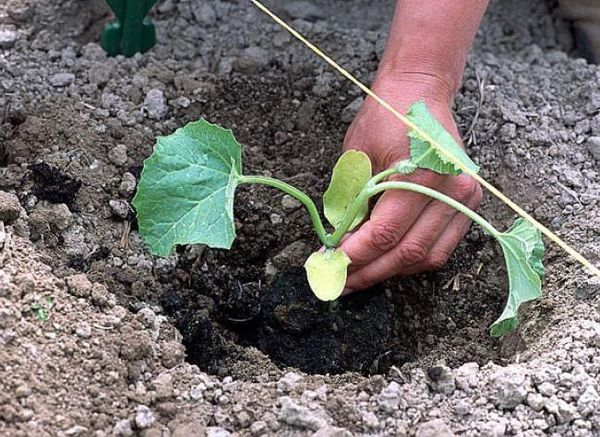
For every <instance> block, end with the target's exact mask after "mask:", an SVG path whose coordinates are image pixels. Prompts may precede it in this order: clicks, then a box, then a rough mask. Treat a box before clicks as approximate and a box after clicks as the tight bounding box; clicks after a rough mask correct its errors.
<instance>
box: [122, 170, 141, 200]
mask: <svg viewBox="0 0 600 437" xmlns="http://www.w3.org/2000/svg"><path fill="white" fill-rule="evenodd" d="M136 184H137V181H136V180H135V176H134V175H132V174H131V173H129V172H126V173H123V177H122V178H121V184H120V185H119V194H120V195H121V196H123V197H129V196H131V195H132V194H133V192H134V191H135V187H136Z"/></svg>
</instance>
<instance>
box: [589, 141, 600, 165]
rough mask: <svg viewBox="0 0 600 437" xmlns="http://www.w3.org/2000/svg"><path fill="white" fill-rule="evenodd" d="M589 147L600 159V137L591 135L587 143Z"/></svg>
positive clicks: (592, 153) (597, 159) (599, 159)
mask: <svg viewBox="0 0 600 437" xmlns="http://www.w3.org/2000/svg"><path fill="white" fill-rule="evenodd" d="M586 146H587V149H588V150H589V152H590V153H591V155H592V157H593V158H594V159H595V160H596V161H600V137H590V138H588V140H587V143H586Z"/></svg>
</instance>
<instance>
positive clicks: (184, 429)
mask: <svg viewBox="0 0 600 437" xmlns="http://www.w3.org/2000/svg"><path fill="white" fill-rule="evenodd" d="M171 437H206V429H205V428H204V426H203V425H202V424H201V423H197V422H190V423H184V424H181V425H177V427H176V428H175V429H174V430H173V432H172V433H171Z"/></svg>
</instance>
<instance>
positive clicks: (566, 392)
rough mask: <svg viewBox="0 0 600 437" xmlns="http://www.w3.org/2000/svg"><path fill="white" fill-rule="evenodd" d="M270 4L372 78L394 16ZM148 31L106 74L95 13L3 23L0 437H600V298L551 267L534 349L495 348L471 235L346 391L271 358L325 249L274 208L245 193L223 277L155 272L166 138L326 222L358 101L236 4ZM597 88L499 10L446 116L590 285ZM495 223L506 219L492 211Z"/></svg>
mask: <svg viewBox="0 0 600 437" xmlns="http://www.w3.org/2000/svg"><path fill="white" fill-rule="evenodd" d="M272 3H275V4H276V6H277V8H279V10H281V11H283V13H284V14H286V16H287V17H288V18H295V21H294V23H295V25H296V26H297V27H298V28H299V29H300V30H302V31H303V32H305V33H306V34H307V35H308V36H310V37H311V38H312V39H314V40H315V41H317V42H318V43H320V44H321V45H322V46H323V48H324V49H326V50H327V51H328V52H329V53H331V54H332V55H333V56H334V57H335V58H336V59H338V60H339V61H340V62H342V63H343V64H344V65H346V66H348V67H349V68H350V69H351V70H352V71H355V72H356V73H357V74H358V76H359V77H361V78H362V79H364V80H367V81H368V80H370V79H371V78H372V77H373V73H374V71H375V69H376V67H377V62H378V59H379V57H380V55H381V51H382V48H383V44H384V42H385V31H386V28H387V26H388V20H389V17H390V14H391V10H392V9H391V8H392V3H393V2H392V1H382V0H379V1H369V2H366V1H364V0H353V1H352V6H353V7H347V3H348V2H344V1H341V0H336V1H324V0H320V1H314V2H309V3H310V4H308V5H307V4H306V2H272ZM299 3H300V5H298V4H299ZM152 16H153V19H154V21H155V23H156V25H157V31H158V35H159V38H158V39H159V42H158V44H157V46H156V47H155V48H154V49H153V50H152V51H150V52H149V53H147V54H144V55H140V56H136V57H134V58H132V59H124V58H121V57H117V58H114V59H107V58H106V57H105V56H104V54H103V52H102V50H101V49H100V48H99V46H98V45H97V44H96V41H97V38H98V32H99V30H100V29H101V26H102V24H103V23H104V22H105V21H106V20H107V18H108V12H107V10H106V9H105V6H104V5H103V4H102V2H100V1H85V2H82V1H79V0H67V1H58V0H52V1H49V2H41V1H37V0H12V1H9V2H7V3H6V4H2V5H0V268H1V270H0V435H9V436H13V435H14V436H21V435H23V436H25V435H69V436H71V435H82V436H83V435H96V436H102V435H123V436H127V435H143V436H161V435H162V436H169V435H171V436H188V435H189V436H194V435H210V436H225V435H230V434H233V435H253V436H258V435H274V434H281V435H307V434H308V435H311V434H313V433H314V434H315V435H318V436H338V435H339V436H343V435H351V434H355V435H365V434H367V435H415V434H416V435H418V436H433V435H452V433H456V434H460V435H468V436H471V435H473V436H478V435H489V436H501V435H531V436H534V435H546V434H550V435H552V434H554V435H578V436H579V435H581V436H587V435H598V434H600V397H599V395H598V390H600V387H599V375H600V361H599V357H600V355H599V354H598V348H599V347H600V320H599V319H600V318H599V316H598V309H599V308H600V307H599V304H600V301H599V299H600V297H599V296H600V283H599V282H598V281H597V280H596V279H592V278H590V277H589V276H588V275H587V274H586V273H585V272H584V271H582V269H581V268H580V267H579V266H578V265H576V264H575V263H573V262H571V261H570V260H569V259H568V258H567V257H566V256H565V255H564V254H563V253H562V252H561V251H560V250H559V249H557V248H556V247H555V246H553V245H551V244H549V243H548V250H547V254H546V258H545V264H546V266H547V273H548V274H547V277H546V279H545V281H544V290H545V295H544V298H543V299H542V300H541V301H540V302H537V303H535V304H533V305H530V306H528V308H527V309H526V311H524V312H523V314H522V320H523V323H522V324H521V326H520V328H519V330H518V332H517V333H515V334H512V335H510V336H507V337H506V338H504V339H502V340H497V339H493V338H491V337H490V336H489V335H488V330H487V328H488V326H489V324H490V323H491V322H492V321H493V320H494V319H495V318H496V317H497V315H498V314H499V312H500V311H501V309H502V306H503V304H504V300H505V298H506V292H507V279H506V272H505V271H504V267H503V264H502V259H501V253H500V252H499V250H498V248H497V247H496V246H495V245H494V242H493V241H491V240H490V239H489V238H488V237H487V236H485V235H484V234H483V233H482V232H481V231H480V230H478V229H477V228H475V227H473V228H472V230H471V231H470V232H469V234H468V236H467V238H466V239H465V241H464V242H463V243H461V245H460V247H459V248H458V250H457V251H456V253H455V255H454V256H453V258H452V260H451V261H450V263H449V264H448V266H447V267H445V268H444V269H443V270H442V271H440V272H436V273H432V274H427V275H421V276H418V277H414V278H409V279H402V280H393V281H388V282H387V283H385V284H383V286H382V287H381V289H380V290H379V291H378V293H379V295H378V296H380V297H382V298H383V301H382V302H379V303H377V305H379V306H378V307H377V308H379V309H378V311H380V312H381V311H385V314H382V317H383V315H385V316H386V317H389V320H387V322H389V329H387V331H388V332H387V337H385V338H384V340H385V341H384V340H382V339H381V338H380V337H377V339H378V340H379V341H380V343H381V344H378V343H377V342H376V341H375V342H369V344H368V346H369V347H365V345H364V343H365V342H363V345H362V346H361V347H362V349H363V350H364V351H365V355H364V359H363V358H361V359H360V360H354V361H352V360H347V359H346V361H344V365H342V366H340V365H338V363H337V362H336V365H335V366H333V365H330V364H331V363H332V362H333V359H331V360H330V361H327V358H331V357H332V356H333V355H335V354H328V355H324V358H323V360H315V359H314V356H315V355H317V354H319V353H323V350H326V349H323V350H320V351H319V350H317V351H316V352H312V351H313V350H314V349H308V350H309V353H307V352H306V351H307V349H302V348H301V347H300V346H301V345H300V343H302V347H305V346H307V345H306V343H308V346H307V347H311V348H314V347H315V345H317V346H316V347H319V343H318V342H317V341H316V340H314V341H313V340H311V341H309V342H306V341H303V342H301V341H300V340H302V339H305V338H311V339H313V338H318V337H319V336H320V335H321V334H320V333H317V334H315V333H314V332H312V333H310V334H306V336H305V335H304V334H303V335H302V336H300V337H298V336H296V337H294V336H291V337H290V338H292V340H295V341H298V343H297V344H296V343H293V344H292V346H293V347H291V348H287V349H284V351H290V357H289V359H288V358H286V356H287V353H283V354H282V353H281V349H282V348H281V346H277V347H275V348H273V347H271V345H272V344H273V341H271V340H273V339H276V337H269V331H268V329H267V328H269V325H268V323H267V322H265V320H267V319H266V316H264V314H263V313H264V308H262V307H266V306H267V305H266V304H265V303H264V302H265V301H264V300H261V297H262V296H264V295H266V294H267V293H268V291H269V290H270V289H271V287H272V286H273V283H274V279H275V278H276V277H278V276H277V274H276V273H283V274H285V272H284V271H285V270H286V269H287V268H288V267H290V266H292V267H293V266H297V265H300V264H301V263H302V262H303V259H304V258H305V256H306V254H307V253H310V251H312V250H314V248H316V247H318V242H317V239H316V238H315V236H314V235H313V233H312V231H311V227H310V221H309V219H308V217H307V216H306V214H305V213H304V212H303V211H302V210H301V209H298V208H297V207H296V206H295V205H293V203H292V204H290V202H288V201H287V200H286V199H283V198H282V196H281V195H280V194H277V193H275V192H273V191H271V190H269V189H267V188H262V187H250V188H242V189H241V190H240V192H239V195H238V197H237V199H236V211H235V213H236V219H237V228H238V239H237V241H236V243H235V245H234V248H233V249H232V251H230V252H225V251H220V250H211V249H209V248H204V247H189V248H180V249H179V250H178V251H177V253H176V254H174V255H173V256H171V257H169V258H167V259H158V258H154V257H152V256H151V255H150V254H149V252H148V250H147V249H146V248H145V247H144V245H143V243H142V241H141V239H140V237H139V235H138V234H137V232H136V223H135V218H134V216H133V213H132V211H131V210H130V208H129V206H128V202H129V201H130V200H131V197H132V194H133V192H134V189H135V181H136V178H137V177H138V176H139V173H140V170H141V165H142V162H143V160H144V159H145V158H146V157H147V156H148V155H149V154H150V153H151V150H152V147H153V143H154V138H155V137H156V136H157V135H161V134H166V133H169V132H171V131H173V130H174V129H175V128H176V127H178V126H181V125H182V124H184V123H186V122H187V121H191V120H195V119H198V118H200V117H206V118H207V119H209V120H211V121H213V122H218V123H219V124H222V125H224V126H227V127H230V128H232V129H233V131H234V132H235V134H236V136H237V138H238V140H240V142H241V143H242V144H244V167H245V169H246V172H247V173H248V174H250V173H259V174H266V175H273V176H275V177H278V178H281V179H284V180H286V181H288V182H290V183H293V184H294V185H296V186H298V187H300V188H302V189H304V190H306V191H307V193H309V194H310V195H311V197H313V198H314V199H319V198H320V195H321V193H323V191H324V189H325V187H326V184H327V181H328V179H329V171H330V170H329V169H330V168H331V167H332V165H333V163H334V162H335V160H336V159H337V156H338V155H339V145H340V144H341V141H342V139H343V135H344V132H345V129H346V128H347V125H348V122H349V120H351V117H352V115H353V108H354V107H355V106H356V105H354V104H353V103H354V102H355V100H356V99H357V98H359V92H358V91H357V90H355V89H353V88H352V87H351V86H350V85H348V84H347V83H345V82H344V81H343V80H342V79H341V78H339V77H338V76H336V75H335V74H334V73H333V72H331V71H330V70H329V69H327V67H326V66H324V65H323V64H322V63H321V62H320V61H318V60H316V59H314V57H312V55H311V54H310V53H309V52H307V51H306V50H305V49H304V48H303V47H302V46H300V45H298V44H297V43H295V42H294V41H292V39H291V38H290V37H289V36H288V35H287V34H285V32H282V31H281V30H279V29H278V28H277V27H276V26H275V25H273V24H271V23H270V22H269V21H268V20H267V19H266V18H265V17H264V16H262V15H261V14H260V13H259V12H257V11H255V10H252V9H251V8H250V7H249V6H248V4H247V2H245V1H244V0H240V1H237V0H236V1H210V2H209V1H199V0H163V1H160V2H159V5H158V6H157V7H156V8H155V11H154V12H153V14H152ZM482 83H483V85H481V84H482ZM599 84H600V69H599V68H598V67H597V66H594V65H589V64H587V63H586V61H585V60H583V59H578V58H577V53H576V52H575V51H574V48H573V46H572V41H571V38H570V34H569V32H568V25H567V24H566V23H563V22H562V21H561V20H560V18H559V17H558V15H557V12H556V11H555V9H554V6H553V5H552V4H547V3H545V2H543V1H534V2H519V1H517V0H510V1H508V0H505V1H502V2H501V1H496V2H493V3H492V5H491V6H490V10H489V11H488V14H487V16H486V19H485V21H484V24H483V26H482V29H481V31H480V34H479V35H478V38H477V41H476V44H475V46H474V49H473V52H472V55H471V57H470V59H469V65H468V68H467V71H466V73H465V77H464V85H463V87H462V89H461V91H460V93H459V95H458V96H457V99H456V105H455V113H456V117H457V121H458V123H459V126H460V127H461V129H462V131H463V132H467V131H468V130H469V128H470V126H471V125H472V124H473V123H475V124H474V125H473V126H474V128H473V130H472V134H471V135H469V136H468V138H465V140H466V143H467V145H468V151H469V154H470V155H471V156H472V157H473V159H474V160H475V161H476V162H477V163H479V164H480V165H481V166H482V169H483V170H482V175H483V176H484V177H485V178H486V179H488V180H489V181H490V182H492V183H493V184H494V185H496V186H498V187H499V188H501V189H502V190H503V191H504V192H506V193H507V194H509V195H510V196H511V197H512V198H513V200H515V201H516V202H517V203H519V204H520V205H522V206H523V207H524V208H525V209H527V210H528V211H529V212H531V213H532V214H534V215H535V216H536V217H537V218H538V219H539V220H540V221H542V222H543V223H544V224H546V225H548V226H550V227H551V228H552V229H553V230H555V231H556V232H557V233H558V234H559V235H560V236H561V237H563V238H564V239H565V240H567V241H568V242H569V243H571V244H573V245H574V246H575V247H577V248H578V249H580V251H581V252H582V253H583V254H584V255H585V256H586V257H588V258H589V259H590V260H591V261H592V262H594V263H595V264H596V265H598V264H599V263H600V211H599V208H598V202H599V200H600V184H599V179H600V176H599V174H598V162H600V161H599V160H600V89H599ZM480 85H481V86H480ZM480 97H482V99H481V100H482V102H483V103H482V104H479V101H480ZM476 113H477V114H478V117H477V118H476V119H475V114H476ZM481 213H482V215H484V216H485V217H487V218H489V219H490V220H491V221H492V222H494V223H495V224H496V225H498V227H507V226H508V225H509V224H510V222H511V221H512V219H513V218H514V217H513V215H512V213H511V211H510V210H508V209H507V208H505V207H503V206H502V205H501V204H499V203H498V202H497V201H496V200H494V199H493V198H491V197H490V196H488V197H486V199H485V201H484V204H483V206H482V211H481ZM279 278H281V277H279ZM283 278H284V279H283V281H284V282H283V284H284V287H285V284H286V283H290V281H292V280H291V279H289V277H288V279H286V277H283ZM280 281H282V279H280ZM285 281H288V282H285ZM280 286H281V285H278V287H280ZM289 288H290V289H292V288H293V287H292V286H291V285H290V287H289ZM374 299H375V298H374ZM376 299H379V297H378V298H376ZM380 300H381V299H380ZM261 303H262V307H261ZM362 305H364V304H363V303H360V305H359V306H362ZM350 308H354V307H352V306H351V305H350ZM382 308H384V309H382ZM360 311H364V314H370V313H369V312H368V311H369V310H367V309H364V308H363V309H362V310H361V309H357V310H356V313H355V312H354V310H353V311H352V312H351V314H353V315H356V314H358V316H356V317H357V320H358V319H360V314H361V312H360ZM369 318H372V317H369ZM328 323H329V322H328ZM365 326H366V325H365ZM269 329H270V328H269ZM361 329H363V328H361ZM361 332H363V333H365V335H367V334H366V333H367V332H371V331H368V328H364V330H362V331H361ZM373 332H375V331H373ZM276 335H277V334H273V336H276ZM310 335H312V337H310ZM282 338H283V337H282ZM287 338H288V337H285V339H287ZM332 341H333V342H334V343H332ZM335 341H338V340H337V339H336V338H334V339H333V340H331V341H330V339H328V340H327V341H323V342H322V344H323V345H324V346H323V347H324V348H325V347H326V348H331V347H332V344H335ZM284 343H285V342H284ZM344 344H345V343H344ZM186 348H187V349H186ZM260 348H262V349H264V350H266V351H268V352H271V353H273V350H277V351H279V352H278V353H277V354H275V353H273V357H271V358H270V357H269V356H268V355H267V354H265V353H263V352H261V351H260V350H259V349H260ZM294 349H297V350H298V354H297V356H299V357H309V358H312V359H303V360H296V361H294V359H293V358H294V357H296V355H294V354H292V352H293V350H294ZM327 350H330V349H327ZM302 354H304V355H302ZM286 360H287V363H288V364H294V365H296V366H299V367H300V368H301V369H303V370H308V371H311V372H309V373H304V372H303V371H302V370H300V369H298V368H284V365H285V363H286ZM307 362H310V364H311V365H310V366H308V365H306V363H307ZM319 363H321V364H322V367H318V366H319ZM278 366H279V367H278ZM315 366H316V367H315ZM344 370H348V371H347V372H344ZM315 372H316V373H315ZM323 372H332V373H338V374H337V375H332V374H323ZM310 373H313V374H310ZM444 433H445V434H444Z"/></svg>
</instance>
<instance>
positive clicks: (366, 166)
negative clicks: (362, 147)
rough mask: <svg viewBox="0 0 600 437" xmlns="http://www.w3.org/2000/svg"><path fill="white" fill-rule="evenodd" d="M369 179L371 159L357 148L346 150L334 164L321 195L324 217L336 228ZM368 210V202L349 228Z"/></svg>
mask: <svg viewBox="0 0 600 437" xmlns="http://www.w3.org/2000/svg"><path fill="white" fill-rule="evenodd" d="M369 179H371V160H370V159H369V157H368V156H367V155H366V154H365V153H363V152H360V151H358V150H348V151H347V152H345V153H344V154H343V155H342V156H340V159H339V160H338V162H337V163H336V164H335V167H334V168H333V173H332V175H331V182H330V184H329V187H328V188H327V191H325V194H324V195H323V210H324V213H325V217H326V218H327V220H328V221H329V223H331V225H332V226H333V227H334V228H336V229H337V227H338V226H339V225H340V223H341V222H342V220H343V218H344V215H345V214H346V211H347V210H348V208H349V207H350V205H352V202H354V199H356V196H358V194H359V193H360V192H361V190H362V189H363V188H364V186H365V184H366V183H367V182H368V181H369ZM368 212H369V205H368V202H365V204H364V205H363V206H362V207H361V210H360V211H359V213H358V214H357V216H356V218H355V219H354V221H353V222H352V225H351V226H350V230H351V229H353V228H355V227H356V226H358V225H359V224H360V223H361V222H362V221H363V220H364V218H365V217H366V216H367V214H368Z"/></svg>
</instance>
